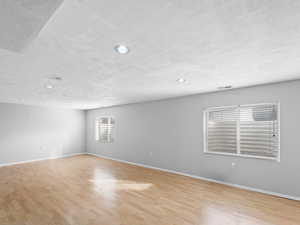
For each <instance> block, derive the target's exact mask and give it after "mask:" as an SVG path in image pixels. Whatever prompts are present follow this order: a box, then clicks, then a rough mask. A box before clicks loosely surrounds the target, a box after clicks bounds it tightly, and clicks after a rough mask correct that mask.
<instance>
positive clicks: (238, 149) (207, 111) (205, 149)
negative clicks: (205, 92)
mask: <svg viewBox="0 0 300 225" xmlns="http://www.w3.org/2000/svg"><path fill="white" fill-rule="evenodd" d="M259 105H276V106H277V123H278V153H277V157H265V156H254V155H246V154H241V153H240V142H239V136H240V132H239V129H238V130H237V153H226V152H210V151H208V149H207V138H208V135H207V115H208V113H209V112H213V111H216V110H218V109H228V108H239V107H241V106H243V107H245V106H246V107H247V106H259ZM238 123H239V122H238ZM237 127H238V128H239V126H237ZM203 149H204V153H205V154H213V155H225V156H238V157H243V158H256V159H268V160H273V161H277V162H280V102H277V103H256V104H255V103H254V104H243V105H231V106H221V107H210V108H207V109H205V110H204V111H203Z"/></svg>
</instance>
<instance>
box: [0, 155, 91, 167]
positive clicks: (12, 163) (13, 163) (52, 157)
mask: <svg viewBox="0 0 300 225" xmlns="http://www.w3.org/2000/svg"><path fill="white" fill-rule="evenodd" d="M86 154H87V153H86V152H79V153H70V154H64V155H58V156H51V157H46V158H39V159H32V160H25V161H18V162H11V163H3V164H0V167H4V166H13V165H17V164H23V163H31V162H37V161H43V160H48V159H59V158H67V157H72V156H76V155H86Z"/></svg>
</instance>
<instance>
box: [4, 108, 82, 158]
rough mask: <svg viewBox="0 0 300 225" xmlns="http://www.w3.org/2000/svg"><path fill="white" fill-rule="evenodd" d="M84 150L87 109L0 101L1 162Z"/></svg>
mask: <svg viewBox="0 0 300 225" xmlns="http://www.w3.org/2000/svg"><path fill="white" fill-rule="evenodd" d="M84 151H85V112H84V111H79V110H61V109H59V110H58V109H53V108H46V107H35V106H24V105H15V104H5V103H1V104H0V164H4V163H11V162H18V161H26V160H34V159H39V158H47V157H56V156H61V155H64V154H72V153H79V152H84Z"/></svg>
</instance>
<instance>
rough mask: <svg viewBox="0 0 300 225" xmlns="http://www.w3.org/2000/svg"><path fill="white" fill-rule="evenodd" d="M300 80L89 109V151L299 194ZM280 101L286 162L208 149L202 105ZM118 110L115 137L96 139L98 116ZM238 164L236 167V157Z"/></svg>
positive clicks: (115, 112) (282, 152)
mask: <svg viewBox="0 0 300 225" xmlns="http://www.w3.org/2000/svg"><path fill="white" fill-rule="evenodd" d="M299 98H300V81H293V82H286V83H280V84H272V85H266V86H257V87H251V88H243V89H236V90H230V91H225V92H216V93H210V94H203V95H195V96H189V97H183V98H177V99H170V100H164V101H156V102H149V103H141V104H131V105H123V106H117V107H111V108H103V109H97V110H90V111H88V112H87V151H88V152H91V153H96V154H100V155H103V156H108V157H112V158H116V159H122V160H127V161H130V162H135V163H142V164H146V165H149V166H155V167H160V168H163V169H170V170H175V171H179V172H184V173H188V174H191V175H197V176H202V177H206V178H212V179H217V180H220V181H225V182H230V183H234V184H239V185H246V186H249V187H253V188H259V189H263V190H266V191H273V192H278V193H282V194H286V195H291V196H295V197H297V196H298V197H299V196H300V147H299V146H300V144H299V143H300V142H299V141H300V133H299V129H297V128H298V127H299V126H300V103H299ZM264 102H280V104H281V162H280V163H278V162H276V161H270V160H262V159H249V158H239V157H232V156H219V155H210V154H204V153H203V116H202V115H203V114H202V112H203V110H204V109H205V108H207V107H213V106H226V105H235V104H249V103H264ZM98 116H113V117H114V118H115V120H116V127H115V142H114V143H111V144H101V143H97V142H96V141H95V139H94V136H95V135H94V130H95V129H94V120H95V117H98ZM232 162H235V163H236V167H235V168H232V166H231V163H232Z"/></svg>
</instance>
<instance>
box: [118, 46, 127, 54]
mask: <svg viewBox="0 0 300 225" xmlns="http://www.w3.org/2000/svg"><path fill="white" fill-rule="evenodd" d="M115 50H116V52H117V53H119V54H121V55H125V54H127V53H128V52H129V48H128V47H127V46H126V45H117V46H116V47H115Z"/></svg>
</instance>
